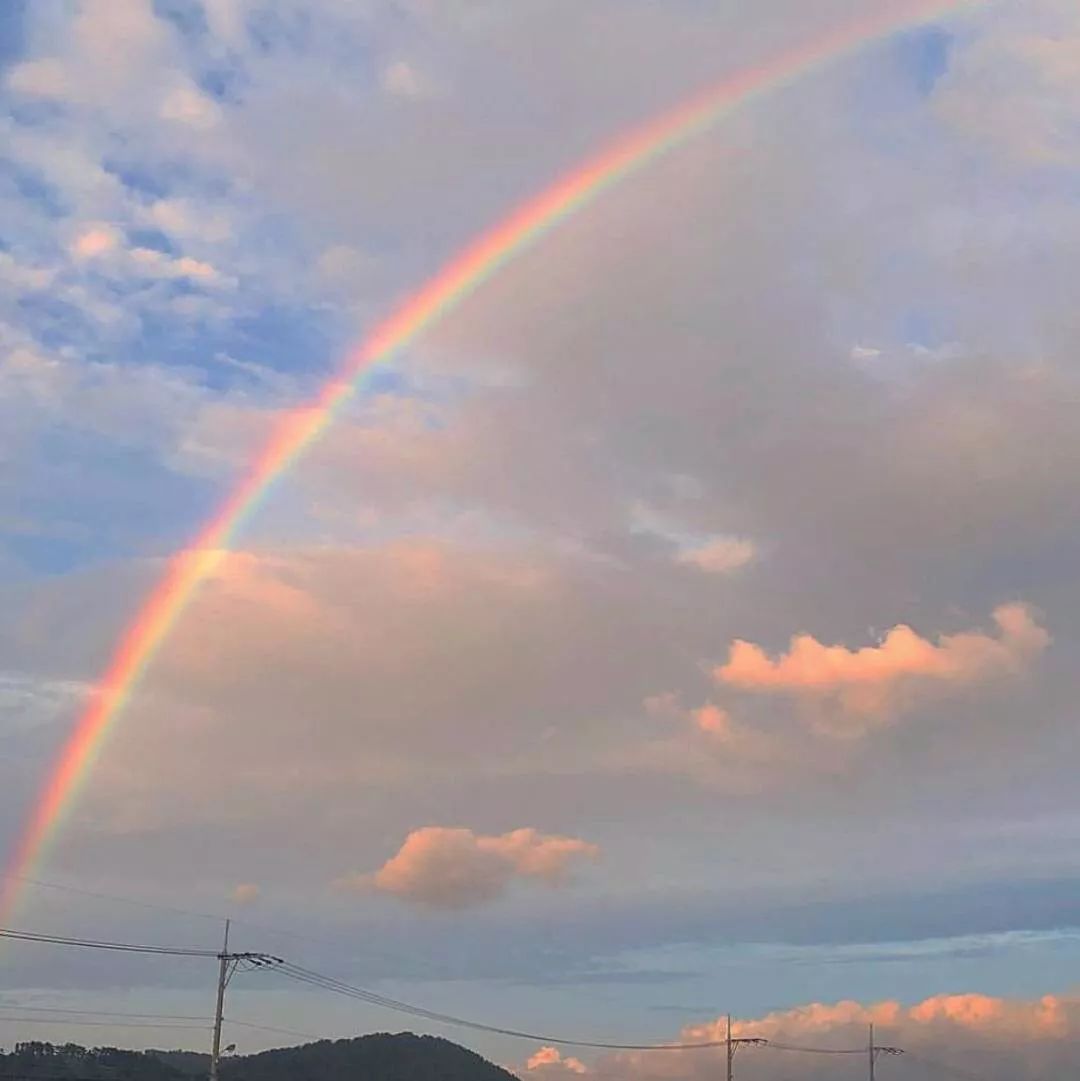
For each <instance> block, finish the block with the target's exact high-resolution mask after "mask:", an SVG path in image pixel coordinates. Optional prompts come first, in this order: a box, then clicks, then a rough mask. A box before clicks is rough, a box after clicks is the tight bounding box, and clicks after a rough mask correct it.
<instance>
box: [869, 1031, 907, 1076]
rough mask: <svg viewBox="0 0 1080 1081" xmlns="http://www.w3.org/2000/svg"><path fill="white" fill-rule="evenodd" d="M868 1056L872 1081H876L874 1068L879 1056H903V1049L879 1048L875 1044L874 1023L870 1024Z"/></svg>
mask: <svg viewBox="0 0 1080 1081" xmlns="http://www.w3.org/2000/svg"><path fill="white" fill-rule="evenodd" d="M866 1049H867V1055H868V1058H869V1060H870V1081H874V1067H875V1065H876V1063H877V1057H878V1055H902V1054H903V1053H904V1049H903V1048H902V1047H879V1046H878V1045H877V1044H875V1043H874V1023H873V1022H872V1021H871V1022H870V1042H869V1043H868V1044H867V1048H866Z"/></svg>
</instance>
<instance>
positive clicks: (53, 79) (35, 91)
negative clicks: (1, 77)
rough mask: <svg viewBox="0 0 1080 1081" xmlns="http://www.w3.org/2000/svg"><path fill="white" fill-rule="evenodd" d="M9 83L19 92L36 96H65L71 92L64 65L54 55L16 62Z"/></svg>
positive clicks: (9, 74)
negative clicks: (20, 62)
mask: <svg viewBox="0 0 1080 1081" xmlns="http://www.w3.org/2000/svg"><path fill="white" fill-rule="evenodd" d="M7 85H8V86H9V87H10V89H12V90H13V91H15V93H17V94H25V95H27V96H28V97H36V98H64V97H66V96H67V95H68V94H69V93H70V92H71V86H70V83H69V80H68V76H67V72H66V71H65V69H64V65H63V64H61V63H60V61H59V60H56V59H55V58H53V57H46V58H44V59H41V60H28V61H26V62H25V63H22V64H16V65H15V66H14V67H13V68H12V69H11V71H10V72H8V77H7Z"/></svg>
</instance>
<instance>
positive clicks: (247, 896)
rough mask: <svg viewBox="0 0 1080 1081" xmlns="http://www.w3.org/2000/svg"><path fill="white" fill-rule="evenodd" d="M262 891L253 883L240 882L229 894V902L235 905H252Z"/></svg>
mask: <svg viewBox="0 0 1080 1081" xmlns="http://www.w3.org/2000/svg"><path fill="white" fill-rule="evenodd" d="M261 892H262V891H261V890H260V889H259V887H258V886H257V885H256V884H255V883H254V882H241V883H240V884H239V885H238V886H234V887H233V889H232V891H231V892H230V893H229V900H230V901H232V903H233V904H235V905H253V904H254V903H255V902H256V901H257V900H258V899H259V894H260V893H261Z"/></svg>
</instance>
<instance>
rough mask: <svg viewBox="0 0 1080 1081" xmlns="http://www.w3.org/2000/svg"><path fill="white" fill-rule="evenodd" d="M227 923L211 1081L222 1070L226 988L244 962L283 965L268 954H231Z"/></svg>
mask: <svg viewBox="0 0 1080 1081" xmlns="http://www.w3.org/2000/svg"><path fill="white" fill-rule="evenodd" d="M230 922H231V921H230V920H226V921H225V940H224V942H223V943H222V945H221V953H219V954H218V955H217V956H218V982H217V1008H216V1009H215V1010H214V1042H213V1044H212V1046H211V1048H210V1081H219V1072H220V1068H221V1023H222V1021H224V1020H225V988H226V987H228V986H229V981H230V980H231V979H232V977H233V973H234V972H235V971H236V969H237V967H238V966H239V965H240V963H241V962H242V961H246V962H247V963H248V965H249V966H251V967H253V968H264V967H266V966H269V965H279V964H281V958H279V957H271V956H270V955H269V954H268V953H229V924H230Z"/></svg>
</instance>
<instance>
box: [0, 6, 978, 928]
mask: <svg viewBox="0 0 1080 1081" xmlns="http://www.w3.org/2000/svg"><path fill="white" fill-rule="evenodd" d="M972 2H975V0H966V3H965V2H964V0H951V2H943V0H905V2H903V3H891V4H886V5H884V6H883V7H882V8H881V9H880V10H879V11H878V13H876V14H875V15H873V16H870V17H867V18H865V19H862V20H859V21H858V22H856V23H853V24H847V25H845V26H843V27H841V28H840V29H838V30H836V31H833V32H832V33H830V34H829V35H827V36H826V37H824V38H818V39H816V40H815V41H814V42H812V43H811V44H809V45H805V46H802V47H800V48H797V49H792V50H788V51H786V52H784V53H781V54H779V55H778V56H776V57H775V58H774V59H773V60H771V61H769V62H768V63H766V64H764V65H762V66H759V67H756V68H753V69H751V70H747V71H744V72H742V73H740V74H738V75H735V76H733V77H731V78H729V79H726V80H724V81H723V82H722V83H720V84H719V85H717V86H713V87H711V88H709V89H708V90H706V91H705V92H704V93H701V94H698V95H696V96H695V97H693V98H691V99H690V100H688V101H686V102H684V103H683V104H681V105H679V106H678V107H677V108H676V109H674V110H673V111H671V112H667V113H665V114H663V115H661V116H659V117H657V118H655V119H653V120H651V121H649V122H647V123H645V124H644V125H642V126H641V127H639V128H637V129H635V130H634V131H632V132H630V133H629V134H628V135H626V136H624V137H623V138H621V139H618V140H616V141H615V142H613V143H612V144H610V145H609V146H608V147H607V148H605V149H604V150H602V151H601V152H600V153H598V154H596V155H595V156H593V157H592V158H590V159H589V160H588V161H586V162H585V163H584V164H583V165H582V166H580V167H578V168H577V169H575V170H574V171H572V172H570V173H568V174H567V175H566V176H565V177H563V178H562V179H560V180H558V181H557V182H556V183H554V184H553V185H551V186H550V187H549V188H547V189H546V190H544V191H543V192H541V194H540V195H538V196H537V197H535V198H534V199H532V200H531V201H529V202H527V203H525V204H523V205H522V206H521V207H520V208H519V209H517V210H516V211H515V212H514V213H512V214H511V215H510V216H509V217H507V218H505V219H504V220H503V221H502V222H501V223H499V224H498V225H496V226H495V227H494V228H493V229H491V230H490V231H488V232H486V233H484V234H483V235H481V236H480V238H479V239H478V240H476V241H475V242H474V243H472V244H471V245H470V246H469V247H468V248H466V249H465V251H463V252H462V253H461V254H459V255H458V256H457V257H456V258H454V259H453V260H451V261H450V262H449V263H447V264H446V265H445V266H444V267H443V269H442V270H440V271H439V272H438V273H437V274H436V275H435V276H434V277H433V278H431V279H430V281H429V282H428V283H427V284H426V285H425V286H424V287H423V288H421V289H420V290H419V291H418V292H417V293H415V294H414V295H413V296H412V297H410V298H409V299H407V300H406V301H405V302H404V303H403V304H401V306H400V307H399V308H398V309H397V310H396V311H394V312H393V313H392V314H391V315H390V316H389V318H387V319H386V320H385V321H383V322H382V323H380V324H379V325H378V326H376V327H375V328H374V330H373V331H372V332H371V334H370V335H369V336H368V337H367V339H366V340H365V341H363V342H362V343H361V344H360V345H359V346H358V347H357V348H356V349H355V350H354V351H353V352H351V353H350V354H349V356H348V358H347V359H346V361H345V363H344V365H343V366H342V368H341V370H340V372H339V374H338V375H337V376H335V378H334V379H333V380H331V381H330V382H329V383H328V384H327V385H326V386H325V387H323V389H322V390H321V391H320V393H319V394H318V395H317V396H316V398H315V399H314V400H313V401H311V402H309V403H308V404H306V405H304V406H302V407H300V408H298V409H296V410H295V411H294V412H292V413H290V414H289V415H288V416H286V417H285V418H284V419H283V420H282V421H281V422H280V424H279V426H278V428H277V430H276V431H275V432H274V433H273V435H272V436H271V438H270V439H269V441H268V442H267V444H266V446H265V448H264V449H263V451H262V453H261V454H260V455H259V457H258V458H257V459H256V461H255V464H254V465H253V467H252V468H251V470H250V471H249V472H248V474H247V475H246V476H245V477H244V479H243V480H242V482H241V483H240V485H239V487H237V488H236V490H235V491H234V492H233V493H232V494H231V495H230V496H229V498H228V500H227V501H226V502H225V504H224V505H223V506H222V508H221V509H220V510H219V511H218V513H217V515H216V516H215V517H214V518H213V520H212V521H211V522H210V523H209V524H208V525H206V526H205V527H204V528H203V529H202V530H201V532H200V533H199V534H198V536H196V537H195V539H194V541H193V542H192V544H191V546H190V547H189V548H187V549H185V550H184V551H182V552H181V553H179V554H178V555H176V556H174V557H173V558H172V559H171V560H170V562H169V564H168V568H167V570H166V571H165V574H164V575H163V576H162V578H161V579H160V581H159V582H158V583H157V585H156V586H155V587H154V589H153V590H152V592H151V594H150V596H149V598H148V599H147V600H146V601H145V603H144V604H143V606H142V608H141V610H140V611H139V613H138V615H137V616H136V618H135V620H134V621H133V622H132V624H131V625H130V627H129V628H128V629H127V631H125V633H124V635H123V637H122V638H121V640H120V643H119V645H118V646H117V648H116V651H115V653H114V654H113V657H112V660H111V662H110V664H109V667H108V670H107V671H106V672H105V674H104V675H103V677H102V679H101V681H100V684H99V686H98V688H97V690H96V691H95V692H94V694H93V696H92V699H91V702H90V704H89V705H88V706H87V708H86V709H85V710H84V712H83V713H82V715H81V716H80V717H79V719H78V722H77V723H76V725H75V730H74V732H73V733H72V734H71V736H70V737H69V739H68V741H67V743H66V744H65V746H64V747H63V749H62V750H61V752H60V754H59V756H58V758H57V761H56V763H55V765H54V766H53V768H52V770H51V772H50V773H49V776H48V779H47V781H46V783H45V784H44V786H43V787H42V789H41V791H40V793H39V794H38V797H37V799H36V801H35V803H34V805H33V808H32V810H31V813H30V815H29V818H28V821H27V822H26V824H25V826H24V828H23V831H22V833H21V835H20V839H19V841H18V843H17V845H16V847H15V849H14V851H13V852H12V853H11V856H10V858H9V860H8V864H7V875H6V877H5V878H4V880H3V882H2V883H0V923H3V922H6V921H7V920H8V918H9V917H10V915H11V913H12V911H13V909H14V906H15V905H16V903H17V901H18V899H19V896H20V894H21V885H22V879H23V878H25V877H27V876H28V875H29V874H30V872H31V871H32V870H33V868H34V866H35V865H36V864H37V863H38V862H40V860H41V859H42V857H43V855H44V853H45V850H46V847H47V844H48V841H49V839H50V837H52V836H53V835H54V833H55V831H56V829H57V827H58V826H59V824H60V823H61V821H62V819H63V814H64V811H65V809H66V808H68V807H70V805H71V804H72V802H73V800H74V798H75V796H76V795H77V793H78V790H79V787H80V785H81V783H82V782H83V781H84V780H85V778H86V777H87V775H88V774H89V772H90V770H91V767H92V766H93V764H94V761H95V760H96V758H97V756H98V754H99V753H100V752H101V749H102V746H103V744H104V741H105V737H106V736H107V735H108V732H109V730H110V728H111V727H112V725H113V724H114V723H115V721H116V719H117V718H118V716H119V715H120V713H121V712H122V710H123V708H124V706H125V705H126V703H127V702H128V701H129V699H130V698H131V695H132V693H133V691H134V690H135V688H136V687H137V685H138V683H139V681H140V679H141V677H142V675H143V673H144V672H145V671H146V668H147V666H148V665H149V664H150V662H151V661H152V659H153V657H154V655H155V653H156V652H157V650H158V648H159V647H160V646H161V644H162V643H163V642H164V641H165V639H166V638H167V637H168V634H169V631H170V630H171V629H172V627H173V625H174V624H175V623H176V621H177V619H178V618H179V617H180V615H181V613H182V612H183V611H184V609H185V608H186V607H187V605H188V603H189V602H190V600H191V598H192V596H193V595H194V593H195V591H196V589H197V588H198V586H199V584H200V583H201V582H202V581H203V580H204V579H205V578H206V577H207V575H208V574H209V573H211V572H212V571H213V569H214V567H215V566H216V565H217V564H218V562H219V561H220V559H221V557H222V553H223V552H224V551H225V550H226V549H227V547H228V545H229V543H230V541H231V540H232V537H233V535H234V534H235V533H236V531H237V530H238V528H239V527H240V525H242V523H243V522H244V520H245V519H246V517H247V516H248V515H249V514H250V513H251V511H252V510H253V509H254V508H255V507H256V506H257V505H258V504H259V502H260V500H261V498H262V497H263V496H264V495H265V493H266V492H267V491H268V489H269V488H270V485H271V484H272V482H273V481H274V479H275V478H276V477H278V476H279V475H281V474H282V473H283V472H284V471H286V470H287V469H288V468H289V466H290V465H291V464H292V463H293V462H294V461H295V460H296V459H297V458H298V456H299V455H300V454H301V453H302V452H303V451H304V449H305V448H306V447H308V446H309V445H310V444H311V443H312V442H313V441H314V440H315V439H316V438H317V437H318V435H319V434H320V433H321V432H322V431H323V430H324V429H325V428H326V427H327V426H328V425H329V424H330V423H331V421H332V420H333V417H334V414H335V411H336V410H337V408H338V406H340V405H341V404H342V403H343V402H344V401H345V400H346V399H347V398H349V396H350V395H351V394H352V393H354V391H355V390H356V388H357V385H358V380H360V378H361V376H363V375H364V373H365V372H367V371H369V370H370V369H371V368H372V367H373V366H375V365H377V364H379V363H380V362H383V361H386V360H388V359H390V358H391V357H392V356H393V355H394V354H395V353H396V352H397V351H398V350H400V349H401V348H402V347H403V346H405V345H407V344H408V343H409V342H411V341H412V340H413V339H414V338H416V337H417V335H419V334H420V333H421V332H422V331H424V330H425V329H427V328H428V327H430V326H431V325H432V324H433V323H435V322H436V321H437V320H438V319H439V318H440V317H441V316H442V315H444V314H445V313H446V312H448V311H450V310H451V309H453V308H454V307H456V306H457V305H458V304H460V303H461V302H462V301H463V300H464V299H465V298H466V297H468V296H469V295H471V294H472V293H473V292H475V290H476V289H477V288H478V287H479V286H480V285H482V284H483V283H484V282H485V281H486V280H487V279H488V278H490V277H492V276H493V275H494V274H495V273H497V272H498V270H499V269H500V268H501V267H502V266H503V265H504V264H506V263H507V262H509V261H510V260H511V259H513V258H514V257H515V256H517V255H518V254H520V253H521V252H522V251H524V250H525V249H526V248H528V247H529V246H530V245H531V244H532V243H533V242H535V241H536V240H537V239H539V238H540V237H541V236H542V235H543V234H544V233H546V232H548V231H549V230H550V229H552V228H554V227H555V226H556V225H558V224H559V222H561V221H563V220H565V219H566V218H568V217H570V216H571V215H573V214H574V213H575V212H576V211H578V210H580V209H581V208H582V207H584V206H585V205H586V204H587V203H589V202H591V201H592V200H593V199H595V198H597V196H599V195H600V194H601V193H602V192H603V191H604V190H605V189H607V188H609V187H611V186H613V185H614V184H617V183H618V182H620V181H621V180H623V179H625V178H626V177H627V176H629V175H631V174H632V173H634V172H636V171H637V170H638V169H640V168H642V167H643V166H645V165H647V164H648V163H649V162H650V161H653V160H654V159H656V158H657V157H659V156H660V155H662V154H664V153H666V152H667V151H669V150H671V149H672V148H674V147H675V146H677V145H679V144H681V143H683V142H685V141H686V140H687V139H690V138H692V137H693V136H694V135H696V134H697V133H699V132H701V131H703V130H705V129H706V128H708V127H709V126H710V125H712V124H713V123H715V122H716V121H717V120H718V119H719V118H720V117H722V116H723V115H725V114H726V113H728V112H730V111H732V110H734V109H736V108H738V107H740V106H742V105H745V104H746V103H748V102H749V101H752V100H753V99H755V98H757V97H759V96H761V95H763V94H765V93H767V92H769V91H773V90H776V89H779V88H781V87H783V86H786V85H788V84H789V83H791V82H793V81H794V80H796V79H798V78H800V77H802V76H804V75H806V74H809V73H810V72H812V71H814V70H815V69H817V68H819V67H821V66H823V65H825V64H827V63H828V62H829V61H831V60H836V59H839V58H840V57H842V56H844V55H846V54H848V53H850V52H852V51H854V50H856V49H858V48H860V47H862V46H864V45H867V44H869V43H871V42H873V41H877V40H880V39H882V38H884V37H887V36H888V35H890V34H893V33H895V32H897V31H900V30H904V29H908V28H910V27H913V26H918V25H920V24H922V23H925V22H927V21H929V20H932V19H934V18H936V17H940V16H942V15H945V14H947V13H948V12H951V11H953V10H955V9H957V8H960V7H964V6H967V3H972Z"/></svg>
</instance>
